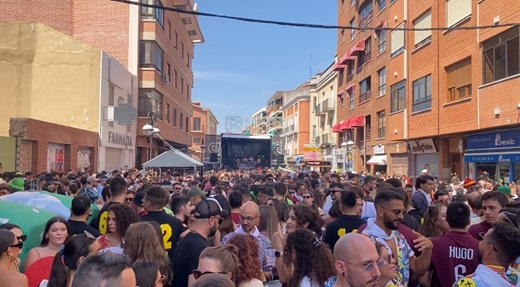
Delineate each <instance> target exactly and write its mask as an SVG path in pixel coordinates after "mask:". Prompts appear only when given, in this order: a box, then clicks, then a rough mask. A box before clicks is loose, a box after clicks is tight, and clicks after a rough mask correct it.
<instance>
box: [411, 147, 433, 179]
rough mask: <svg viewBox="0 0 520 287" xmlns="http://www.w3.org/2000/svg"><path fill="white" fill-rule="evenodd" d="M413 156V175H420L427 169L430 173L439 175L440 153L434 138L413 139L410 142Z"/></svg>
mask: <svg viewBox="0 0 520 287" xmlns="http://www.w3.org/2000/svg"><path fill="white" fill-rule="evenodd" d="M408 145H409V146H410V151H411V152H412V156H413V163H414V169H413V172H412V174H411V176H420V175H421V172H422V171H423V170H424V169H426V170H427V171H428V175H430V176H433V177H439V153H438V150H437V146H436V145H435V142H434V140H433V139H421V140H411V141H409V142H408Z"/></svg>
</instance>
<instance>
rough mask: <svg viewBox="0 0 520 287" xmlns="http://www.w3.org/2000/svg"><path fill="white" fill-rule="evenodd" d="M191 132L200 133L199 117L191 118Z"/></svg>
mask: <svg viewBox="0 0 520 287" xmlns="http://www.w3.org/2000/svg"><path fill="white" fill-rule="evenodd" d="M191 130H192V131H201V129H200V117H194V118H193V128H192V129H191Z"/></svg>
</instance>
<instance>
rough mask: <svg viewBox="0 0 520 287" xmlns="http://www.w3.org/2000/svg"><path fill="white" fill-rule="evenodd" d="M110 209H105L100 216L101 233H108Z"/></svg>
mask: <svg viewBox="0 0 520 287" xmlns="http://www.w3.org/2000/svg"><path fill="white" fill-rule="evenodd" d="M107 225H108V211H103V213H102V214H101V216H100V217H99V225H98V227H99V228H98V229H99V233H101V234H106V233H107V228H108V226H107Z"/></svg>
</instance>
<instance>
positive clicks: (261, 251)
mask: <svg viewBox="0 0 520 287" xmlns="http://www.w3.org/2000/svg"><path fill="white" fill-rule="evenodd" d="M235 234H248V233H246V232H245V231H244V230H243V229H242V227H239V228H237V230H235V231H233V232H232V233H229V234H228V235H226V236H224V238H222V241H221V244H226V242H228V240H229V239H230V238H231V237H233V236H234V235H235ZM249 235H251V236H253V237H254V238H255V239H256V241H257V242H258V261H259V262H260V266H261V267H262V270H263V271H264V272H272V267H271V266H269V264H267V262H268V261H267V250H269V249H272V247H271V241H270V240H269V238H267V237H266V236H265V235H262V234H261V233H260V231H258V228H256V227H255V231H254V232H253V233H251V234H249Z"/></svg>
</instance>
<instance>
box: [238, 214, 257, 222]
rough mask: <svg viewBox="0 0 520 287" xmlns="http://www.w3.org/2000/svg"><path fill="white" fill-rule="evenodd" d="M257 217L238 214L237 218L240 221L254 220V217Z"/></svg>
mask: <svg viewBox="0 0 520 287" xmlns="http://www.w3.org/2000/svg"><path fill="white" fill-rule="evenodd" d="M257 217H258V215H257V216H242V215H239V218H240V221H246V220H247V221H253V220H255V219H256V218H257Z"/></svg>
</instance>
